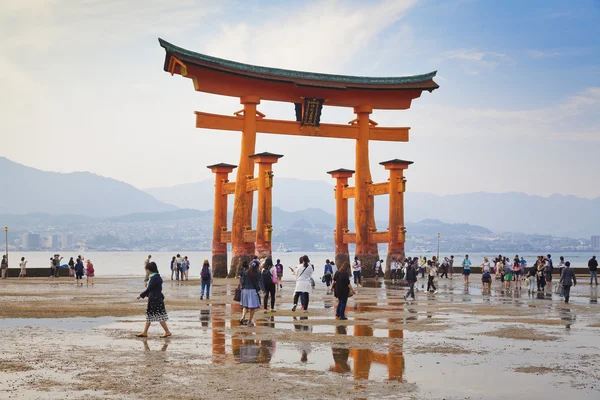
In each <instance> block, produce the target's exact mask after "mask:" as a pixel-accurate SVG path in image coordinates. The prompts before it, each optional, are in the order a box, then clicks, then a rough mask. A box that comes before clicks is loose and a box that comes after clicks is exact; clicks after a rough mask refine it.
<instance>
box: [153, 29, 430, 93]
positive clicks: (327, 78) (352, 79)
mask: <svg viewBox="0 0 600 400" xmlns="http://www.w3.org/2000/svg"><path fill="white" fill-rule="evenodd" d="M158 42H159V43H160V45H161V46H162V47H163V48H164V49H165V50H166V51H167V53H170V54H173V55H177V56H179V57H181V58H184V59H187V60H188V61H189V62H192V63H193V62H194V61H197V62H202V64H206V63H208V64H213V65H215V66H219V67H222V68H226V69H232V70H236V71H240V72H247V73H252V74H260V75H268V76H271V77H273V78H276V77H279V78H288V79H302V80H309V81H321V82H336V83H340V84H357V85H410V84H422V83H426V82H429V81H431V82H432V83H433V85H434V87H432V88H431V89H436V88H437V87H438V86H437V84H435V82H433V81H432V79H433V77H435V75H436V73H437V71H433V72H430V73H428V74H423V75H413V76H399V77H367V76H350V75H333V74H321V73H316V72H303V71H293V70H289V69H280V68H270V67H261V66H258V65H250V64H244V63H240V62H236V61H231V60H224V59H222V58H217V57H211V56H207V55H205V54H201V53H196V52H193V51H190V50H186V49H183V48H181V47H178V46H175V45H174V44H171V43H169V42H167V41H166V40H163V39H160V38H159V39H158ZM167 64H168V57H167V60H165V71H166V70H167Z"/></svg>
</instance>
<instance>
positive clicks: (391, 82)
mask: <svg viewBox="0 0 600 400" xmlns="http://www.w3.org/2000/svg"><path fill="white" fill-rule="evenodd" d="M158 41H159V43H160V45H161V46H162V47H163V48H164V49H165V51H166V56H165V63H164V70H165V71H167V72H171V73H178V74H180V75H182V76H186V77H189V78H191V79H193V81H194V87H195V89H196V90H198V91H201V92H207V93H214V94H220V95H224V96H233V97H243V96H258V97H259V98H261V99H264V100H272V101H283V102H291V103H298V102H300V101H301V99H302V98H303V97H309V98H322V99H325V100H326V101H325V105H332V106H342V107H355V106H371V107H373V108H377V109H406V108H409V107H410V102H411V101H412V99H414V98H417V97H419V96H420V95H421V92H423V91H424V90H427V91H429V92H431V91H433V90H435V89H437V88H438V87H439V86H438V84H437V83H435V82H434V81H433V78H434V77H435V75H436V72H437V71H434V72H430V73H428V74H423V75H414V76H402V77H364V76H349V75H332V74H321V73H315V72H303V71H293V70H287V69H279V68H270V67H262V66H256V65H250V64H243V63H239V62H236V61H231V60H224V59H221V58H216V57H211V56H208V55H205V54H200V53H196V52H193V51H190V50H186V49H183V48H181V47H178V46H175V45H173V44H171V43H169V42H167V41H165V40H162V39H158ZM175 61H179V63H177V62H175Z"/></svg>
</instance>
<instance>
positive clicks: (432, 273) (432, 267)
mask: <svg viewBox="0 0 600 400" xmlns="http://www.w3.org/2000/svg"><path fill="white" fill-rule="evenodd" d="M427 269H428V271H427V272H428V274H427V275H428V280H427V292H430V291H431V292H433V294H436V293H437V288H436V287H435V283H434V281H433V280H434V279H435V277H436V274H437V265H436V263H435V262H434V261H432V260H429V261H427Z"/></svg>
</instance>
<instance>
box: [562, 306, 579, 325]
mask: <svg viewBox="0 0 600 400" xmlns="http://www.w3.org/2000/svg"><path fill="white" fill-rule="evenodd" d="M558 313H559V315H560V319H561V320H562V321H564V322H565V329H567V330H570V329H571V325H573V324H574V323H575V320H576V319H577V316H576V315H575V313H574V312H572V311H571V309H570V308H561V309H559V311H558Z"/></svg>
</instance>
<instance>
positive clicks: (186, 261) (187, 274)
mask: <svg viewBox="0 0 600 400" xmlns="http://www.w3.org/2000/svg"><path fill="white" fill-rule="evenodd" d="M184 267H185V268H184ZM182 270H183V275H184V276H185V280H186V281H187V280H189V277H190V260H189V258H188V256H185V257H183V264H182ZM182 280H183V279H182Z"/></svg>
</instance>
